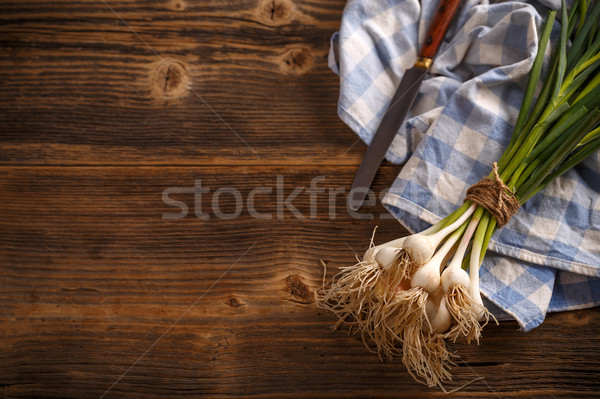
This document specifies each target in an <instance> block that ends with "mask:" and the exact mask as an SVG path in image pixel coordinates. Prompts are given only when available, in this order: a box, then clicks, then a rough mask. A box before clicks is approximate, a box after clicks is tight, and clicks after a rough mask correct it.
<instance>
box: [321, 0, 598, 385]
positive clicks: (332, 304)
mask: <svg viewBox="0 0 600 399" xmlns="http://www.w3.org/2000/svg"><path fill="white" fill-rule="evenodd" d="M555 16H556V11H551V12H549V13H548V15H547V17H546V23H545V25H544V27H543V29H542V31H541V35H540V40H539V43H538V51H537V55H536V58H535V60H534V62H533V66H532V68H531V71H530V74H529V81H528V83H527V88H526V91H525V95H524V97H523V103H522V105H521V110H520V112H519V115H518V118H517V121H516V124H515V128H514V130H513V133H512V137H511V141H510V143H509V145H508V147H507V148H506V150H505V152H504V154H503V155H502V157H501V158H500V159H499V160H498V163H497V164H494V169H493V172H492V173H491V174H490V176H489V177H488V178H486V179H482V181H481V182H480V183H481V184H480V183H478V184H477V185H476V186H478V187H477V190H473V191H471V190H472V189H473V188H474V187H475V186H473V187H471V188H470V189H469V191H471V194H473V195H470V194H469V191H467V198H468V199H467V200H466V201H465V202H464V203H463V205H462V206H461V207H459V208H458V209H456V210H455V211H454V212H452V213H451V214H450V215H449V216H448V217H446V218H445V219H443V220H441V221H440V222H438V223H437V224H436V225H434V226H432V227H431V228H429V229H427V230H425V231H423V232H421V233H418V234H414V235H411V236H408V237H405V238H401V239H398V240H394V241H390V242H388V243H385V244H382V245H377V246H374V245H373V241H372V240H371V247H370V248H369V249H368V250H367V252H366V253H365V255H364V257H363V259H362V260H358V263H357V264H355V265H354V266H350V267H345V268H342V270H341V272H340V273H339V274H337V275H336V276H334V278H333V280H332V282H331V284H330V285H328V286H327V287H326V286H325V280H324V281H323V287H322V288H321V289H320V290H319V291H317V292H316V293H315V297H316V302H317V305H318V306H319V307H321V308H324V309H327V310H330V311H332V312H333V313H334V314H336V315H337V317H338V319H339V321H338V323H337V324H336V326H335V327H339V326H340V325H341V324H347V325H349V326H350V328H351V329H354V330H356V331H357V332H360V333H361V335H362V338H363V342H364V343H365V345H367V347H368V348H369V347H370V346H369V345H370V344H373V345H374V346H375V349H376V350H377V353H378V354H379V356H380V358H382V360H383V359H384V358H392V357H393V356H401V357H402V361H403V363H404V364H405V365H406V367H407V369H408V371H409V373H411V374H412V376H413V377H414V378H415V379H417V380H419V381H421V382H424V383H426V384H427V385H429V386H434V385H439V386H440V387H442V389H443V386H442V383H443V382H445V381H448V380H450V379H451V374H450V367H451V366H452V365H453V364H454V363H453V361H452V357H453V355H452V353H451V352H450V351H449V350H448V348H447V347H446V343H445V340H444V339H445V338H447V339H450V340H453V341H456V340H457V339H459V338H465V339H466V340H467V341H468V342H471V341H473V340H475V341H477V342H479V338H480V336H481V329H482V328H483V326H484V325H485V324H487V322H488V321H489V318H490V317H491V314H490V312H489V311H488V310H487V309H486V308H485V307H484V306H483V303H482V300H481V294H480V292H479V267H480V265H481V262H482V261H483V258H484V256H485V252H486V250H487V247H488V244H489V242H490V239H491V236H492V234H493V233H494V231H495V230H497V229H498V228H501V227H502V226H503V225H504V224H506V223H507V222H508V219H510V216H511V215H512V214H513V213H514V212H516V211H517V209H518V207H519V205H522V204H523V203H525V202H526V201H528V200H529V199H530V198H531V197H532V196H534V195H535V194H536V193H538V192H539V191H540V190H542V189H544V188H545V187H547V186H548V185H549V184H550V183H552V182H553V181H554V180H555V179H556V178H557V177H559V176H560V175H562V174H563V173H565V172H566V171H568V170H570V169H571V168H573V167H574V166H576V165H577V164H579V163H580V162H581V161H582V160H584V159H586V157H588V156H589V155H591V154H594V153H595V152H597V151H598V150H600V29H598V21H599V19H600V1H596V2H588V1H585V0H574V1H573V2H572V4H571V6H570V10H568V11H567V5H566V1H565V0H562V8H561V19H560V21H561V28H560V38H559V42H558V44H557V46H556V48H555V51H554V52H553V56H552V60H551V62H550V68H549V71H548V72H547V73H545V79H544V84H543V86H542V88H541V91H539V92H538V91H537V87H538V83H539V81H540V80H541V77H542V65H543V63H544V54H545V51H546V46H547V45H548V43H549V40H550V35H551V32H552V27H553V23H554V20H555ZM569 44H570V45H569ZM536 93H537V94H536ZM536 95H537V98H536V100H535V101H533V99H534V97H536ZM477 193H479V194H477ZM475 194H476V195H475ZM474 195H475V196H474ZM477 195H479V197H478V198H475V197H476V196H477ZM486 198H488V199H486ZM489 198H491V199H492V200H491V201H490V200H489ZM473 201H475V202H476V203H477V204H481V205H484V206H485V207H482V206H481V205H477V204H476V203H474V202H473ZM490 204H491V205H492V206H490ZM467 269H468V270H469V273H467V272H466V271H465V270H467Z"/></svg>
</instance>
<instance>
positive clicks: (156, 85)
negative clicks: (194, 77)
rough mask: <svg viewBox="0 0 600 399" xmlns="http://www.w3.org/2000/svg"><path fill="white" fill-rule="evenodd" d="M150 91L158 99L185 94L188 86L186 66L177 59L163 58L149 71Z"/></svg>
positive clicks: (172, 97) (178, 96)
mask: <svg viewBox="0 0 600 399" xmlns="http://www.w3.org/2000/svg"><path fill="white" fill-rule="evenodd" d="M151 84H152V93H153V95H154V97H155V98H158V99H164V98H166V99H174V98H180V97H183V96H185V94H186V93H187V90H188V88H189V86H190V82H189V77H188V73H187V70H186V68H185V67H184V66H183V65H182V64H181V63H180V62H178V61H175V60H172V59H164V60H161V61H160V62H158V63H157V64H155V66H154V68H153V69H152V72H151Z"/></svg>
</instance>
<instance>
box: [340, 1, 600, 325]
mask: <svg viewBox="0 0 600 399" xmlns="http://www.w3.org/2000/svg"><path fill="white" fill-rule="evenodd" d="M532 1H535V0H532ZM436 5H437V2H434V1H431V0H422V1H421V2H419V1H417V0H378V1H375V0H354V1H352V0H351V1H349V2H348V4H347V5H346V8H345V10H344V13H343V17H342V21H341V27H340V31H339V32H338V33H336V34H335V35H334V36H333V37H332V42H331V51H330V56H329V64H330V67H331V69H332V70H333V71H334V72H335V73H337V74H338V75H339V76H340V96H339V103H338V113H339V116H340V118H341V119H342V120H343V121H344V122H345V123H346V124H348V125H349V126H350V127H351V128H352V129H353V130H354V131H355V132H356V133H357V134H358V135H359V136H360V138H361V139H362V140H363V141H364V142H365V143H367V144H369V142H370V141H371V138H372V137H373V134H374V132H375V130H376V128H377V126H378V125H379V122H380V120H381V118H382V116H383V114H384V113H385V110H386V107H387V105H388V104H389V102H390V100H391V98H392V95H393V94H394V91H395V88H396V86H397V85H398V83H399V81H400V79H401V78H402V74H403V72H404V71H405V70H406V69H408V68H410V67H412V65H413V64H414V62H415V59H416V57H417V48H418V44H419V43H423V39H424V37H423V36H424V35H425V32H426V29H427V21H431V19H432V15H433V14H434V12H435V7H436ZM558 6H559V4H557V2H556V1H554V2H553V1H546V2H544V3H538V2H535V3H533V2H527V3H522V2H503V3H496V4H488V3H487V1H480V0H470V1H466V2H465V3H464V5H463V7H462V9H461V10H459V14H458V16H457V19H456V21H455V23H454V25H453V26H451V27H450V30H449V32H448V34H447V36H446V37H447V38H446V41H444V42H443V43H442V46H441V47H440V49H439V51H438V54H437V57H436V59H435V61H434V64H433V67H432V68H431V70H430V73H429V75H428V78H426V80H424V81H423V84H422V85H421V88H420V91H419V94H418V96H417V99H416V101H415V103H414V105H413V108H412V110H411V112H410V114H409V115H408V117H407V120H406V121H405V123H404V125H403V126H402V127H401V128H400V130H399V131H398V133H397V135H396V137H395V138H394V141H393V143H392V145H391V147H390V149H389V151H388V152H387V154H386V157H387V159H388V160H389V161H391V162H395V163H404V164H405V165H404V167H403V168H402V170H401V172H400V174H399V175H398V177H397V178H396V180H395V182H394V184H393V186H392V187H391V189H390V191H389V193H388V194H387V195H386V196H385V198H384V199H383V202H384V205H385V206H386V207H387V209H388V210H389V211H390V212H391V213H392V214H393V215H394V216H395V217H396V218H397V219H398V220H399V221H400V222H401V223H402V224H404V225H405V227H406V228H407V229H408V230H409V231H411V232H416V231H420V230H422V229H424V228H426V227H428V226H430V225H431V224H433V223H435V222H437V221H439V220H440V219H441V218H442V217H443V216H445V215H447V214H448V213H450V212H451V211H452V210H454V209H455V208H456V207H457V206H459V205H460V204H461V203H462V201H463V198H464V195H465V192H466V190H467V188H468V187H469V186H471V185H472V184H474V183H476V182H477V181H479V180H480V179H481V178H482V177H484V176H487V175H488V174H489V173H490V171H491V167H492V163H493V162H494V161H496V160H498V159H499V158H500V155H501V154H502V152H503V151H504V148H505V147H506V145H507V144H508V142H509V140H510V136H511V133H512V127H513V125H514V123H515V121H516V117H517V114H518V111H519V107H520V103H521V101H522V97H523V93H524V88H525V85H526V81H527V75H528V72H529V69H530V68H531V64H532V62H533V59H534V57H535V53H536V51H537V40H538V39H537V35H538V31H539V29H540V27H541V25H542V21H543V19H542V17H543V16H544V15H545V14H546V13H547V11H548V8H558ZM556 24H557V26H555V27H554V28H555V29H554V30H555V32H554V37H556V36H557V33H558V29H559V26H558V24H559V22H557V23H556ZM599 192H600V159H599V157H598V154H595V155H594V156H592V157H590V158H588V159H587V160H585V161H584V162H583V164H581V165H580V166H578V167H577V168H575V169H573V170H571V171H570V172H568V173H567V174H565V175H564V176H563V177H561V178H559V179H558V180H557V181H556V182H554V183H553V184H552V185H551V186H549V187H548V188H547V189H546V190H544V191H543V192H540V193H539V194H538V195H536V196H535V197H533V198H532V199H531V200H530V201H529V202H527V203H526V204H525V205H524V206H523V207H522V208H521V209H520V210H519V212H518V213H517V214H516V215H515V216H513V218H512V219H511V220H510V222H509V223H508V225H506V226H505V227H504V228H502V229H501V230H499V231H497V232H496V234H495V235H494V236H493V239H492V241H491V243H490V251H488V254H487V256H486V259H485V260H484V262H483V265H482V268H481V272H480V276H481V291H482V294H483V295H484V297H485V299H486V300H487V301H488V302H487V304H488V305H489V306H490V307H491V308H492V309H493V312H495V313H496V314H497V315H499V316H500V317H501V318H503V317H511V318H514V319H516V320H517V321H518V323H519V324H520V326H521V327H522V329H523V330H525V331H527V330H530V329H532V328H534V327H536V326H538V325H539V324H540V323H542V322H543V320H544V318H545V316H546V313H547V312H553V311H562V310H572V309H581V308H586V307H591V306H595V305H598V304H600V199H599V195H598V193H599Z"/></svg>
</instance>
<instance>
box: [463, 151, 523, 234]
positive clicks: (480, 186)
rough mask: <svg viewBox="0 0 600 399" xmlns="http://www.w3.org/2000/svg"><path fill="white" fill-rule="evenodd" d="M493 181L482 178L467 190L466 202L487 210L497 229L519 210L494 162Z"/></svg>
mask: <svg viewBox="0 0 600 399" xmlns="http://www.w3.org/2000/svg"><path fill="white" fill-rule="evenodd" d="M493 171H494V179H490V178H489V177H484V178H483V179H481V180H480V181H479V182H477V183H475V184H474V185H472V186H471V187H469V189H468V190H467V195H466V197H465V201H466V200H471V201H473V202H474V203H476V204H477V205H481V206H482V207H484V208H485V209H487V210H488V211H489V212H490V213H491V214H492V216H494V218H496V221H497V222H498V228H501V227H502V226H504V225H506V223H508V221H509V220H510V218H511V217H512V215H514V214H515V213H516V212H517V211H518V210H519V206H520V204H519V201H518V200H517V198H516V197H515V194H514V193H513V192H512V191H511V190H510V189H509V188H508V186H507V185H506V184H504V182H503V181H502V179H501V178H500V175H499V174H498V165H497V164H496V163H495V162H494V169H493Z"/></svg>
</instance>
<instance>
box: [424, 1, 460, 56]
mask: <svg viewBox="0 0 600 399" xmlns="http://www.w3.org/2000/svg"><path fill="white" fill-rule="evenodd" d="M460 2H461V0H442V1H441V2H440V4H439V5H438V7H437V10H436V12H435V16H434V17H433V21H431V24H430V25H429V30H428V31H427V36H425V43H423V47H422V48H421V53H420V54H419V55H420V56H421V57H425V58H429V59H433V57H435V53H436V52H437V50H438V48H439V47H440V43H442V40H443V39H444V36H445V35H446V31H447V30H448V27H449V26H450V23H451V22H452V17H454V14H456V11H458V6H459V5H460Z"/></svg>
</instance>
